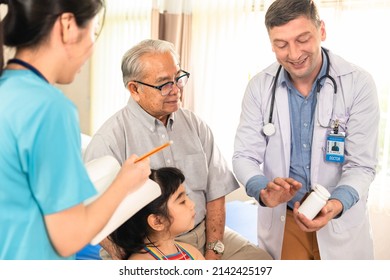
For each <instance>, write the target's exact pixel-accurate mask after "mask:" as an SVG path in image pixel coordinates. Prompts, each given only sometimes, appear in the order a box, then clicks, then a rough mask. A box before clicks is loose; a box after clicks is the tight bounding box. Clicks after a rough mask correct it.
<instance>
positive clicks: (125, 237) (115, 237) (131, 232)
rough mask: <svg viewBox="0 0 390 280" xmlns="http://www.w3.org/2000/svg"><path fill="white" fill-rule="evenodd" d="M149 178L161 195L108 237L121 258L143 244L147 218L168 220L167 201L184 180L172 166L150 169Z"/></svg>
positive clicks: (148, 228) (136, 250) (149, 231)
mask: <svg viewBox="0 0 390 280" xmlns="http://www.w3.org/2000/svg"><path fill="white" fill-rule="evenodd" d="M149 178H150V179H151V180H153V181H155V182H157V183H158V184H159V185H160V188H161V195H160V196H159V197H158V198H156V199H155V200H153V201H152V202H151V203H149V204H148V205H146V206H145V207H144V208H142V209H141V210H140V211H138V212H137V213H136V214H135V215H134V216H133V217H131V218H130V219H128V220H127V221H126V222H125V223H124V224H123V225H122V226H120V227H119V228H118V229H116V230H115V231H114V232H113V233H111V235H110V236H109V237H108V238H109V239H110V240H111V241H112V242H114V244H115V245H116V246H117V247H118V249H120V250H121V251H122V259H126V260H127V259H128V258H129V257H130V256H131V255H132V254H134V253H138V252H139V251H140V250H141V249H143V248H144V246H145V242H144V240H145V238H146V237H147V236H148V235H149V234H150V233H151V231H152V229H151V228H150V227H149V225H148V222H147V218H148V216H149V215H151V214H155V215H159V216H161V217H164V218H166V219H167V220H168V221H170V216H169V213H168V207H167V201H168V199H169V197H171V195H172V194H173V193H174V192H176V191H177V189H178V188H179V186H180V185H181V184H182V183H183V182H184V179H185V177H184V175H183V173H182V172H181V171H180V170H179V169H177V168H174V167H163V168H160V169H157V170H152V172H151V174H150V176H149Z"/></svg>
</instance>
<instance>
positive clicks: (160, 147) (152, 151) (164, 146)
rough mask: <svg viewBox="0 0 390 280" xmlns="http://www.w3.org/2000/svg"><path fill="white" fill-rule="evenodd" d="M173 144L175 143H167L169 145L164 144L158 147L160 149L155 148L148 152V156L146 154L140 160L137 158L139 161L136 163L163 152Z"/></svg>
mask: <svg viewBox="0 0 390 280" xmlns="http://www.w3.org/2000/svg"><path fill="white" fill-rule="evenodd" d="M172 143H173V141H172V140H171V141H169V142H167V143H165V144H162V145H161V146H158V147H156V148H154V149H153V150H151V151H149V152H147V153H146V154H144V155H142V156H140V157H139V158H137V159H136V160H135V161H134V163H136V162H139V161H141V160H143V159H145V158H147V157H150V156H151V155H153V154H155V153H157V152H159V151H161V150H162V149H164V148H166V147H168V146H169V145H171V144H172Z"/></svg>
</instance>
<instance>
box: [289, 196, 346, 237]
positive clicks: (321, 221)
mask: <svg viewBox="0 0 390 280" xmlns="http://www.w3.org/2000/svg"><path fill="white" fill-rule="evenodd" d="M299 206H300V203H299V202H295V204H294V209H293V213H294V219H295V222H296V223H297V225H298V226H299V228H300V229H301V230H303V231H305V232H313V231H318V230H320V229H321V228H322V227H324V226H325V225H326V224H327V223H328V222H329V221H330V220H332V219H333V218H334V217H336V216H337V215H338V214H340V213H341V211H343V205H342V204H341V202H340V201H339V200H337V199H330V200H328V202H327V203H326V204H325V206H324V207H322V209H321V211H320V213H318V215H317V216H316V217H315V218H314V219H313V220H309V219H308V218H306V216H305V215H303V214H301V213H299V212H298V208H299Z"/></svg>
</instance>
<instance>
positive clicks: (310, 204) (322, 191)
mask: <svg viewBox="0 0 390 280" xmlns="http://www.w3.org/2000/svg"><path fill="white" fill-rule="evenodd" d="M329 197H330V193H329V192H328V190H327V189H326V188H325V187H323V186H321V185H320V184H314V186H313V187H312V191H311V192H310V194H309V196H308V197H307V198H306V199H305V200H304V201H303V203H302V204H301V206H299V208H298V212H299V213H302V214H303V215H305V216H306V217H307V218H308V219H310V220H312V219H314V217H315V216H317V214H318V213H319V212H320V211H321V209H322V207H324V206H325V204H326V202H327V201H328V199H329Z"/></svg>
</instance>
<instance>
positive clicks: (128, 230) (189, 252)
mask: <svg viewBox="0 0 390 280" xmlns="http://www.w3.org/2000/svg"><path fill="white" fill-rule="evenodd" d="M149 177H150V179H152V180H153V181H156V182H157V183H158V184H159V185H160V187H161V192H162V194H161V196H160V197H158V198H157V199H155V200H154V201H152V202H151V203H149V204H148V205H147V206H145V207H144V208H142V209H141V210H140V211H139V212H137V213H136V214H135V215H134V216H133V217H131V218H130V219H129V220H127V221H126V222H125V223H124V224H123V225H122V226H120V227H119V228H118V229H117V230H115V231H114V232H113V233H112V234H111V235H110V236H109V239H110V240H111V241H112V242H113V243H114V244H115V245H116V247H117V249H118V250H119V251H121V252H122V259H125V260H126V259H129V260H200V259H203V260H204V257H203V255H202V254H201V253H200V252H199V251H198V250H197V249H196V248H195V247H193V246H192V245H189V244H185V243H181V242H176V241H175V240H174V239H175V237H176V236H178V235H179V234H182V233H184V232H186V231H188V230H191V229H192V228H193V227H194V218H195V210H194V203H193V202H192V201H191V200H190V199H189V197H188V196H187V194H186V192H185V188H184V185H183V182H184V175H183V173H182V172H181V171H180V170H179V169H177V168H173V167H164V168H160V169H158V170H152V173H151V175H150V176H149Z"/></svg>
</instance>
